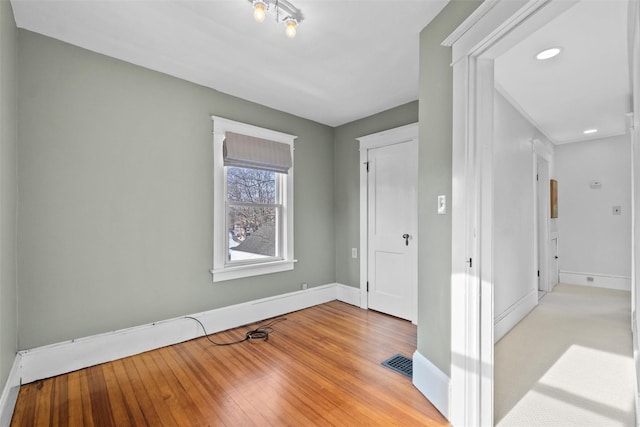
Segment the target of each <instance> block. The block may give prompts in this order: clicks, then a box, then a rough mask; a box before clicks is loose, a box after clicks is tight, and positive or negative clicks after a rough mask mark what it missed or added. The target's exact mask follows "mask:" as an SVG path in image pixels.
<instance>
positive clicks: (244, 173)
mask: <svg viewBox="0 0 640 427" xmlns="http://www.w3.org/2000/svg"><path fill="white" fill-rule="evenodd" d="M212 118H213V149H214V179H213V187H214V194H213V206H214V208H213V216H214V222H213V224H214V226H213V239H214V240H213V270H211V272H212V274H213V281H214V282H218V281H223V280H230V279H237V278H241V277H249V276H255V275H260V274H268V273H275V272H279V271H286V270H292V269H293V265H294V263H295V261H296V260H295V259H294V257H293V141H294V140H295V138H296V137H295V136H293V135H287V134H283V133H280V132H276V131H272V130H268V129H264V128H259V127H255V126H251V125H247V124H244V123H240V122H235V121H232V120H227V119H223V118H221V117H212Z"/></svg>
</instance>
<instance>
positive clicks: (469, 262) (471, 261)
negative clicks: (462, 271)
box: [467, 258, 473, 268]
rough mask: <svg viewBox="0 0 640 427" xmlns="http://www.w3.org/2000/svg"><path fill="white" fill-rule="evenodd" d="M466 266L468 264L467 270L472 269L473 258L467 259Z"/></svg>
mask: <svg viewBox="0 0 640 427" xmlns="http://www.w3.org/2000/svg"><path fill="white" fill-rule="evenodd" d="M467 264H469V268H471V267H473V258H469V259H468V260H467Z"/></svg>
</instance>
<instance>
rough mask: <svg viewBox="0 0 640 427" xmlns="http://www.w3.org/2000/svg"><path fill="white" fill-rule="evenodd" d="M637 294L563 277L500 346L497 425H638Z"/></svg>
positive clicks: (495, 397) (497, 380)
mask: <svg viewBox="0 0 640 427" xmlns="http://www.w3.org/2000/svg"><path fill="white" fill-rule="evenodd" d="M634 378H635V372H634V366H633V351H632V336H631V295H630V293H629V292H626V291H618V290H609V289H602V288H592V287H585V286H575V285H566V284H559V285H557V286H556V287H555V289H554V291H553V292H551V293H548V294H547V295H545V296H544V297H543V298H542V300H540V303H539V305H538V306H537V307H536V308H535V309H534V310H533V311H532V312H531V313H530V314H529V315H528V316H527V317H526V318H525V319H523V320H522V321H521V322H520V323H519V324H518V325H517V326H516V327H515V328H513V329H512V330H511V331H510V332H509V333H508V334H507V335H506V336H505V337H504V338H502V339H501V340H500V341H499V342H498V343H497V344H496V346H495V379H494V402H495V403H494V405H495V406H494V420H495V423H496V425H499V426H505V427H506V426H551V425H554V426H557V425H562V426H587V425H588V426H607V427H610V426H633V425H634V424H635V414H634V390H635V387H634V383H633V381H634Z"/></svg>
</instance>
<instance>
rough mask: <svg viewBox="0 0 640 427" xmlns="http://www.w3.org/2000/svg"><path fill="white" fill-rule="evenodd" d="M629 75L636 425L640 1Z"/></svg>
mask: <svg viewBox="0 0 640 427" xmlns="http://www.w3.org/2000/svg"><path fill="white" fill-rule="evenodd" d="M628 29H629V58H630V64H629V75H630V76H631V86H632V90H633V113H632V115H631V116H630V117H629V118H630V120H629V123H628V124H629V130H630V132H629V133H630V137H631V153H632V155H631V162H632V167H631V176H632V182H631V191H632V201H631V209H632V218H633V219H632V221H631V224H632V225H631V227H632V236H633V239H632V245H631V253H632V258H631V295H632V311H631V312H632V314H633V317H632V330H633V332H634V333H633V347H634V352H633V353H634V358H635V365H636V396H635V397H636V401H635V403H636V425H640V415H639V414H640V398H639V394H640V376H639V375H638V373H640V347H639V343H638V332H640V317H639V316H638V307H639V306H640V292H639V288H640V283H639V279H640V246H639V243H638V242H640V1H639V0H632V1H631V2H630V3H629V28H628Z"/></svg>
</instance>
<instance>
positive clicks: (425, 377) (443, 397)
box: [413, 350, 450, 419]
mask: <svg viewBox="0 0 640 427" xmlns="http://www.w3.org/2000/svg"><path fill="white" fill-rule="evenodd" d="M413 385H414V386H416V388H417V389H418V390H420V393H422V394H423V395H424V396H425V397H426V398H427V399H428V400H429V402H431V403H432V404H433V406H435V407H436V409H437V410H438V411H440V413H441V414H442V415H444V417H445V418H447V419H449V393H450V379H449V377H448V376H447V374H445V373H444V372H442V371H441V370H440V369H438V367H437V366H436V365H434V364H433V363H431V361H430V360H429V359H427V358H426V357H424V356H423V355H422V354H420V352H419V351H417V350H416V351H415V352H414V353H413Z"/></svg>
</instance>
